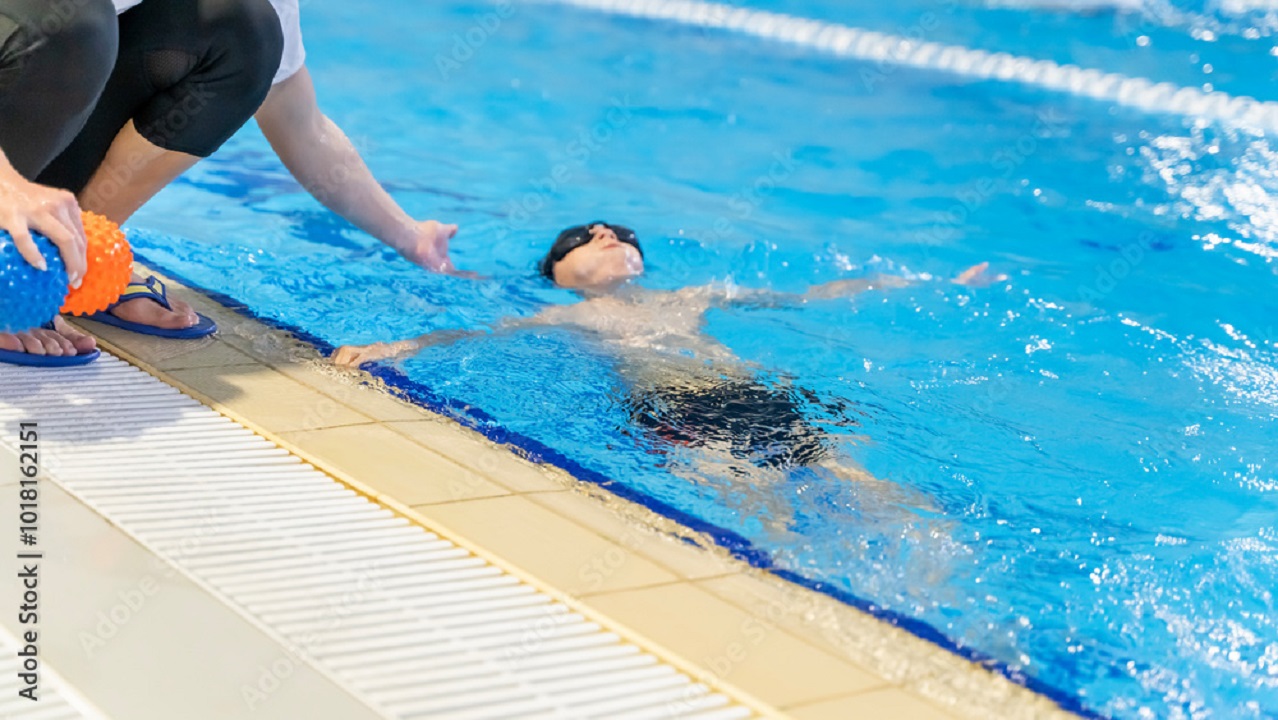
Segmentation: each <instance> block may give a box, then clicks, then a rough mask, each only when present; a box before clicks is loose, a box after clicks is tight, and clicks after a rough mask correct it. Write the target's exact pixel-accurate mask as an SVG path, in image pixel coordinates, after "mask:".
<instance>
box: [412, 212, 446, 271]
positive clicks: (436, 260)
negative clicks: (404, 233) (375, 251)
mask: <svg viewBox="0 0 1278 720" xmlns="http://www.w3.org/2000/svg"><path fill="white" fill-rule="evenodd" d="M456 234H457V226H456V225H445V224H443V223H441V222H438V221H436V220H424V221H422V222H419V223H417V225H416V226H414V228H413V233H412V236H411V238H410V239H409V242H408V244H407V245H405V246H404V247H401V248H399V254H400V255H403V256H404V258H405V259H407V260H408V261H409V262H411V263H413V264H414V265H418V266H420V267H422V268H423V269H426V270H429V271H430V272H437V273H448V274H456V273H457V268H455V267H453V261H452V260H450V259H448V242H449V241H450V240H452V239H453V236H455V235H456Z"/></svg>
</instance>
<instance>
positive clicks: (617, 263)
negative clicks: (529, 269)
mask: <svg viewBox="0 0 1278 720" xmlns="http://www.w3.org/2000/svg"><path fill="white" fill-rule="evenodd" d="M589 232H590V241H589V242H587V243H585V244H584V245H581V246H579V247H577V248H574V249H573V250H571V251H569V253H568V254H567V255H565V256H564V257H563V259H562V260H560V261H559V262H557V263H555V267H554V281H555V284H556V285H558V286H559V287H563V288H568V289H572V290H584V289H589V288H607V287H610V286H612V285H616V284H617V283H620V282H623V281H625V280H629V279H630V278H634V277H638V276H639V275H641V274H642V273H643V255H642V254H640V252H639V249H638V248H636V247H635V246H634V245H631V244H630V243H625V242H622V241H621V240H619V239H617V233H615V232H613V230H612V228H610V227H608V226H606V225H591V226H590V228H589Z"/></svg>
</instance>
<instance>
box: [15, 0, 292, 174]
mask: <svg viewBox="0 0 1278 720" xmlns="http://www.w3.org/2000/svg"><path fill="white" fill-rule="evenodd" d="M6 1H7V0H0V2H6ZM71 1H72V2H76V1H79V0H71ZM45 2H47V0H45ZM119 28H120V29H119V37H120V49H119V54H118V57H117V58H116V61H115V66H114V69H113V70H112V72H111V76H110V79H109V80H108V81H107V84H106V89H105V90H104V91H103V92H102V96H101V98H100V99H99V100H98V103H97V106H96V107H95V108H94V110H93V112H92V114H91V115H90V116H89V119H88V121H87V122H86V123H85V125H84V129H83V130H82V131H81V132H80V133H79V135H77V136H76V138H75V140H74V141H72V143H71V145H70V146H69V147H67V148H66V150H65V151H64V152H63V153H62V154H61V155H59V156H58V157H57V158H56V159H55V160H54V161H53V162H52V163H50V164H49V166H48V167H47V168H46V169H45V170H44V172H43V173H41V174H40V175H39V177H38V181H39V182H41V183H43V184H46V185H52V186H54V187H61V188H66V189H68V190H71V191H72V192H77V193H78V192H80V190H82V189H84V186H85V185H86V184H87V183H88V181H89V178H90V177H91V176H92V175H93V172H94V171H95V170H96V169H97V168H98V166H99V165H101V164H102V160H103V158H105V157H106V153H107V149H108V148H110V146H111V142H112V141H113V140H114V139H115V137H116V135H117V134H118V133H119V132H120V129H121V128H123V127H124V126H125V124H126V123H128V122H129V121H130V120H132V121H133V123H134V126H135V127H136V128H137V130H138V132H139V133H141V135H142V137H144V138H146V139H147V140H149V141H150V142H151V143H153V144H155V145H157V146H159V147H161V148H163V149H165V150H175V151H178V152H183V153H187V154H190V155H195V156H198V157H207V156H209V155H211V154H213V152H214V151H215V150H217V149H218V148H219V147H221V145H222V143H224V142H226V140H227V139H228V138H230V137H231V135H233V134H235V131H236V130H239V129H240V126H241V125H243V124H244V123H245V122H247V121H248V119H249V118H250V117H252V116H253V113H255V112H257V109H258V107H259V106H260V105H261V104H262V100H264V99H265V98H266V93H267V92H268V91H269V90H270V89H271V80H272V78H274V77H275V71H276V70H277V69H278V68H279V64H280V53H281V52H282V51H283V47H284V40H283V35H282V33H281V31H280V21H279V18H278V17H277V16H276V14H275V9H274V8H272V7H271V5H270V3H269V2H268V0H145V1H144V2H143V3H142V4H141V5H138V6H137V7H134V8H132V9H130V10H128V11H127V12H125V13H124V14H123V15H121V16H120V18H119ZM4 147H5V148H6V152H7V146H4Z"/></svg>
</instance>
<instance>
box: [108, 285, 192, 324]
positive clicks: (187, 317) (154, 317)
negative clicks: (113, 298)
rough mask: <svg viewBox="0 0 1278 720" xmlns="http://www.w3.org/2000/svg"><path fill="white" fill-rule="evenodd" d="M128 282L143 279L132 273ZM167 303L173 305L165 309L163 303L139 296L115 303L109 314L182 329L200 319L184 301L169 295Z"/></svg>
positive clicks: (130, 320) (122, 318) (133, 320)
mask: <svg viewBox="0 0 1278 720" xmlns="http://www.w3.org/2000/svg"><path fill="white" fill-rule="evenodd" d="M130 282H144V281H143V279H142V278H140V277H138V276H137V275H134V276H133V279H132V280H130ZM169 304H171V305H172V306H173V309H172V310H165V309H164V306H163V305H160V304H159V303H157V302H155V301H152V300H147V299H145V298H139V299H137V300H129V301H128V302H122V303H120V304H119V305H116V306H115V307H113V308H111V314H112V315H114V316H116V317H118V318H120V319H121V320H126V321H128V322H135V323H138V324H140V325H148V326H150V327H156V328H163V329H165V330H184V329H186V328H189V327H191V326H193V325H195V324H196V323H198V322H199V321H200V318H199V317H198V316H197V315H196V314H195V310H194V309H193V308H192V307H191V306H190V305H188V304H186V303H185V302H182V301H181V300H177V299H174V298H172V297H170V298H169Z"/></svg>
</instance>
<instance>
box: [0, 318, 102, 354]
mask: <svg viewBox="0 0 1278 720" xmlns="http://www.w3.org/2000/svg"><path fill="white" fill-rule="evenodd" d="M53 325H54V327H55V328H56V330H45V329H43V328H40V329H36V330H28V331H27V332H21V333H0V350H9V351H12V352H24V353H28V354H30V355H49V356H53V357H61V356H70V355H83V354H85V353H89V352H93V350H94V348H96V347H97V346H98V343H97V341H96V340H94V339H93V338H92V337H89V336H88V335H85V334H84V333H82V332H80V331H78V330H76V329H74V328H72V327H71V326H70V325H68V324H67V323H66V321H65V320H63V319H62V318H60V317H59V318H55V319H54V321H53Z"/></svg>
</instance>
